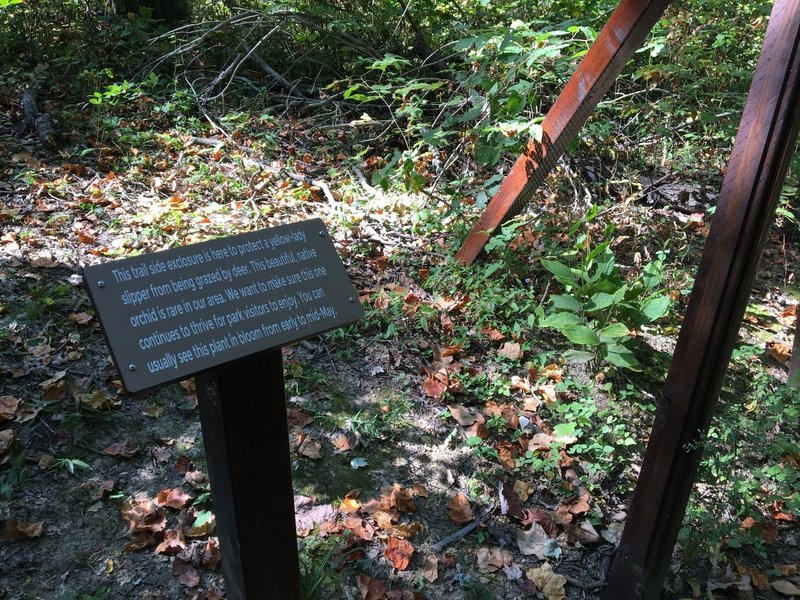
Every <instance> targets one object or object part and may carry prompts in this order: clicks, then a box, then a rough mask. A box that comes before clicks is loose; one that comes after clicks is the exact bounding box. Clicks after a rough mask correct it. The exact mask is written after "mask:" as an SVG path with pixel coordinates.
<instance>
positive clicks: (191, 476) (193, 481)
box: [183, 470, 208, 489]
mask: <svg viewBox="0 0 800 600" xmlns="http://www.w3.org/2000/svg"><path fill="white" fill-rule="evenodd" d="M183 480H184V481H185V482H186V483H188V484H189V486H190V487H191V488H192V489H197V487H198V486H200V485H202V484H204V483H205V482H206V481H208V475H206V474H205V473H204V472H203V471H199V470H194V471H189V472H187V473H186V474H185V475H184V476H183Z"/></svg>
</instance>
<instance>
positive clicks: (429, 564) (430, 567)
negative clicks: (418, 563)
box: [420, 554, 439, 583]
mask: <svg viewBox="0 0 800 600" xmlns="http://www.w3.org/2000/svg"><path fill="white" fill-rule="evenodd" d="M420 571H421V573H422V576H423V577H424V578H425V580H426V581H428V582H429V583H433V582H434V581H436V580H437V579H439V559H438V558H437V557H436V555H435V554H431V555H430V556H428V558H426V559H425V563H424V564H423V565H422V569H420Z"/></svg>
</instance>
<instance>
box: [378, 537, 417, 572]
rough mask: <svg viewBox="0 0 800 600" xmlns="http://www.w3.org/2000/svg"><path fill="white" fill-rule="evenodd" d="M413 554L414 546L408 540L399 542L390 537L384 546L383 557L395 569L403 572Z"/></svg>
mask: <svg viewBox="0 0 800 600" xmlns="http://www.w3.org/2000/svg"><path fill="white" fill-rule="evenodd" d="M413 554H414V546H412V545H411V542H409V541H408V540H399V539H397V538H393V537H390V538H389V539H388V541H387V544H386V550H384V552H383V555H384V556H385V557H386V558H388V559H389V561H390V562H391V563H392V565H393V566H394V568H395V569H397V570H398V571H404V570H405V569H407V568H408V563H409V562H410V561H411V556H412V555H413Z"/></svg>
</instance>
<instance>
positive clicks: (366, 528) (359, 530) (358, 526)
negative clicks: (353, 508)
mask: <svg viewBox="0 0 800 600" xmlns="http://www.w3.org/2000/svg"><path fill="white" fill-rule="evenodd" d="M342 525H344V526H345V527H346V528H347V529H349V530H351V531H352V532H353V533H354V534H356V535H357V536H358V537H360V538H361V539H362V540H367V541H370V540H371V539H372V538H373V536H374V535H375V528H374V527H373V526H372V525H370V524H369V523H367V522H366V521H364V520H363V519H362V518H361V517H356V516H349V517H345V519H344V521H342Z"/></svg>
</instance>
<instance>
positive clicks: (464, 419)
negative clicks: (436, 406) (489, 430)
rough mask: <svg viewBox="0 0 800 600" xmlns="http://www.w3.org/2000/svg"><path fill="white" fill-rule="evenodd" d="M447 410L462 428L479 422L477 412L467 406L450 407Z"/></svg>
mask: <svg viewBox="0 0 800 600" xmlns="http://www.w3.org/2000/svg"><path fill="white" fill-rule="evenodd" d="M447 409H448V410H449V411H450V414H451V415H453V418H454V419H455V420H456V423H458V424H459V425H461V426H462V427H469V426H470V425H472V424H473V423H475V421H476V420H477V416H476V415H475V412H474V411H473V410H471V409H469V408H467V407H466V406H457V405H449V406H448V407H447Z"/></svg>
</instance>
